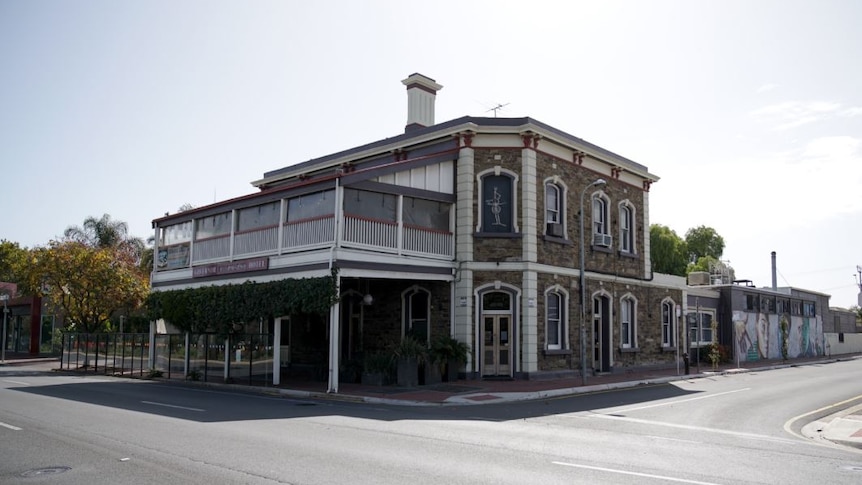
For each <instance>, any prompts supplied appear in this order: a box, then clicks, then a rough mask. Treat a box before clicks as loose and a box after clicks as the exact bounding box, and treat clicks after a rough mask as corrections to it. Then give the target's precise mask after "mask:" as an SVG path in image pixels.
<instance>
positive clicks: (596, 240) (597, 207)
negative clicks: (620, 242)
mask: <svg viewBox="0 0 862 485" xmlns="http://www.w3.org/2000/svg"><path fill="white" fill-rule="evenodd" d="M592 199H593V245H594V246H603V247H610V246H611V242H612V239H613V238H612V237H611V230H610V218H609V217H608V206H609V205H610V201H608V198H607V196H606V195H604V194H603V193H601V192H597V193H596V194H594V195H593V197H592Z"/></svg>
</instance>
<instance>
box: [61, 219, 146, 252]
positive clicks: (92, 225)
mask: <svg viewBox="0 0 862 485" xmlns="http://www.w3.org/2000/svg"><path fill="white" fill-rule="evenodd" d="M63 236H65V238H66V240H68V241H75V242H79V243H82V244H84V245H87V246H90V247H93V248H114V249H117V250H119V251H120V252H121V253H124V255H125V256H126V257H128V258H131V259H133V260H134V261H136V262H140V260H141V256H142V254H143V251H144V248H145V244H144V241H143V240H142V239H141V238H139V237H135V236H131V235H129V225H128V224H126V223H125V222H123V221H116V220H113V219H111V216H110V215H109V214H104V215H102V217H101V218H99V219H96V218H95V217H93V216H90V217H88V218H86V219H84V225H83V226H80V227H79V226H69V227H67V228H66V230H65V231H64V232H63Z"/></svg>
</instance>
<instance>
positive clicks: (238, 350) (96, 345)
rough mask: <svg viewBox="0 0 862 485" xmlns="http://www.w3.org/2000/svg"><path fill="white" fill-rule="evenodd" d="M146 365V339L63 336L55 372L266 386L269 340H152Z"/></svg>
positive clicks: (111, 335) (187, 336)
mask: <svg viewBox="0 0 862 485" xmlns="http://www.w3.org/2000/svg"><path fill="white" fill-rule="evenodd" d="M153 342H154V346H153V359H152V362H150V358H149V355H150V340H149V335H148V334H128V333H127V334H117V333H109V334H105V333H102V334H81V333H68V334H65V335H63V352H62V355H61V359H60V368H61V369H69V370H80V371H86V372H93V373H102V374H121V375H132V376H154V375H160V376H161V377H166V378H168V379H189V380H195V381H204V382H235V383H239V384H248V385H254V386H271V385H272V381H273V379H272V378H273V362H274V354H273V336H272V335H270V334H236V335H231V336H230V337H228V338H227V339H226V338H225V337H223V336H221V337H220V336H217V335H214V334H157V335H155V337H154V339H153Z"/></svg>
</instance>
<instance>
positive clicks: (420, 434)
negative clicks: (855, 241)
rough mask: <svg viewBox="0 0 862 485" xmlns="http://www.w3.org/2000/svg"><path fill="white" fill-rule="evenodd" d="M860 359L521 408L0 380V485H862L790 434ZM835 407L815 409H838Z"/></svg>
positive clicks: (13, 375)
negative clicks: (396, 403)
mask: <svg viewBox="0 0 862 485" xmlns="http://www.w3.org/2000/svg"><path fill="white" fill-rule="evenodd" d="M860 373H862V360H853V361H846V362H836V363H830V364H823V365H809V366H801V367H792V368H786V369H777V370H770V371H763V372H750V373H745V374H738V375H731V376H718V377H713V378H703V379H692V380H687V381H679V382H676V383H672V384H666V385H656V386H649V387H640V388H634V389H629V390H623V391H610V392H604V393H596V394H589V395H578V396H570V397H564V398H557V399H551V400H542V401H534V402H517V403H515V402H513V403H508V404H494V405H474V406H447V407H410V406H384V405H373V404H360V403H350V402H341V401H335V400H304V399H288V398H283V397H275V396H267V395H261V394H256V393H242V392H225V391H220V390H213V389H203V388H198V387H187V386H183V385H175V384H166V383H160V382H158V381H143V380H126V379H118V378H113V377H99V376H82V375H62V374H57V373H52V372H43V371H39V370H38V369H33V368H29V367H3V368H0V483H4V484H7V483H8V484H18V483H21V484H33V483H63V484H117V483H135V484H138V483H140V484H147V483H159V484H164V483H188V484H208V485H213V484H232V483H250V484H258V483H260V484H266V483H289V484H342V483H374V484H404V483H416V484H424V483H434V484H456V483H470V484H473V483H488V484H498V483H517V484H527V483H543V484H553V483H566V484H572V483H590V484H595V483H628V484H653V483H656V484H657V483H689V484H753V483H758V484H774V483H787V484H794V483H799V484H808V483H830V484H842V483H848V484H850V483H862V453H860V451H859V450H854V449H846V448H841V447H837V446H826V445H824V444H822V443H817V442H814V441H812V440H810V439H807V438H804V437H802V436H800V435H799V430H800V429H801V427H802V426H803V425H804V424H805V423H806V422H808V421H812V420H814V419H817V418H818V417H820V415H822V414H825V413H826V412H827V411H821V412H820V413H814V414H809V415H807V416H805V417H804V418H800V419H796V418H798V417H800V416H802V415H806V414H807V413H810V412H811V411H814V410H817V409H820V408H823V407H825V406H829V405H831V404H834V403H839V402H844V404H842V406H844V407H849V406H852V405H855V404H859V403H860V402H862V381H860V379H858V376H859V375H860ZM838 409H840V408H833V409H831V410H829V411H828V412H836V411H837V410H838Z"/></svg>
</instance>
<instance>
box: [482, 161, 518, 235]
mask: <svg viewBox="0 0 862 485" xmlns="http://www.w3.org/2000/svg"><path fill="white" fill-rule="evenodd" d="M479 180H480V187H481V189H480V191H479V196H480V200H479V227H478V232H482V233H515V232H518V230H517V227H516V225H515V214H516V211H515V210H516V208H517V204H516V200H515V179H514V176H512V175H509V174H508V173H503V172H502V171H500V173H499V174H497V173H494V172H492V173H489V174H488V175H484V176H481V177H480V179H479Z"/></svg>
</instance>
